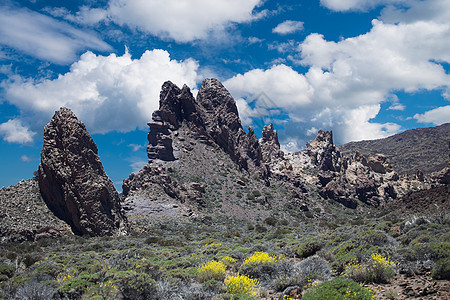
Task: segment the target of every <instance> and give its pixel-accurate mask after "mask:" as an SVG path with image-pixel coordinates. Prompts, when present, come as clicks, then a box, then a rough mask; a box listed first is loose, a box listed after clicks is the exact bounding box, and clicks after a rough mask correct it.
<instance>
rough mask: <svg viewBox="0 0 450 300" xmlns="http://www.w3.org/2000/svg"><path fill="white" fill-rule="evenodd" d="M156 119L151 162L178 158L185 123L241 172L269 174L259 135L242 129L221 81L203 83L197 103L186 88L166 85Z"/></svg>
mask: <svg viewBox="0 0 450 300" xmlns="http://www.w3.org/2000/svg"><path fill="white" fill-rule="evenodd" d="M152 120H153V121H152V122H149V123H148V125H149V127H150V133H149V134H148V141H149V145H148V147H147V154H148V157H149V161H150V162H152V161H154V160H161V161H173V160H175V159H176V155H175V154H174V148H173V134H174V133H176V131H177V130H178V129H179V128H180V127H181V126H182V125H183V124H184V125H185V126H187V127H188V128H189V129H190V130H191V132H192V134H193V135H194V136H195V138H196V139H197V140H198V141H199V142H202V143H205V144H211V143H214V144H216V145H217V146H219V147H220V148H222V149H223V150H224V151H225V152H226V153H227V154H228V155H230V157H231V158H232V159H233V160H234V161H235V162H236V163H237V164H238V165H239V167H240V168H241V169H244V170H247V171H249V170H250V169H257V170H256V171H257V172H258V173H260V174H265V175H267V168H266V167H265V166H262V162H263V152H262V149H261V146H260V144H259V141H258V138H257V137H256V134H255V133H254V131H253V129H252V128H249V132H248V134H246V133H245V131H244V130H243V129H242V125H241V121H240V119H239V114H238V110H237V106H236V102H235V101H234V99H233V97H232V96H231V95H230V93H229V92H228V91H227V90H226V89H225V87H224V86H223V85H222V83H220V81H218V80H217V79H206V80H204V81H203V83H202V86H201V88H200V90H199V92H198V95H197V100H195V99H194V97H193V95H192V93H191V91H190V89H189V88H188V87H187V86H186V85H185V86H183V88H182V89H180V88H178V87H177V86H176V85H174V84H173V83H172V82H170V81H168V82H165V83H164V84H163V86H162V89H161V93H160V101H159V110H157V111H155V112H154V113H153V115H152ZM272 130H273V127H272ZM275 135H276V133H275ZM276 143H278V140H277V141H276ZM278 148H279V144H278Z"/></svg>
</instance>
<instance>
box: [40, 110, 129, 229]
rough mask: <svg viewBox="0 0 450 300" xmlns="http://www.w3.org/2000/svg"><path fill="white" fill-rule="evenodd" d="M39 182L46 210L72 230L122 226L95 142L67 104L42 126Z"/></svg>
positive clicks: (116, 202) (117, 202)
mask: <svg viewBox="0 0 450 300" xmlns="http://www.w3.org/2000/svg"><path fill="white" fill-rule="evenodd" d="M39 188H40V192H41V194H42V197H43V199H44V201H45V203H46V204H47V206H48V207H49V208H50V210H51V211H52V212H53V213H54V214H55V215H56V216H57V217H59V218H60V219H62V220H64V221H65V222H67V224H69V225H70V226H71V228H72V231H73V232H74V233H75V234H79V235H84V234H86V235H90V236H103V235H116V234H120V233H124V232H125V230H126V229H125V227H126V220H125V217H124V215H123V213H122V210H121V206H120V202H119V201H120V200H119V195H118V193H117V191H116V190H115V188H114V185H113V183H112V182H111V180H110V179H109V178H108V176H107V175H106V173H105V171H104V169H103V166H102V163H101V161H100V158H99V156H98V150H97V146H96V145H95V143H94V141H93V140H92V138H91V136H90V135H89V133H88V132H87V130H86V128H85V126H84V124H83V123H82V122H81V121H79V120H78V119H77V117H76V116H75V115H74V114H73V113H72V111H71V110H70V109H68V108H64V107H63V108H61V109H60V110H59V111H57V112H56V113H55V115H54V116H53V118H52V120H51V121H50V123H48V124H47V126H45V130H44V146H43V148H42V151H41V164H40V165H39Z"/></svg>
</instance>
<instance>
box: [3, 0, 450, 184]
mask: <svg viewBox="0 0 450 300" xmlns="http://www.w3.org/2000/svg"><path fill="white" fill-rule="evenodd" d="M449 71H450V1H449V0H295V1H294V0H286V1H271V0H215V1H210V0H164V1H163V0H145V1H144V0H102V1H94V0H72V1H63V0H22V1H15V0H0V165H1V169H2V171H1V173H0V187H1V186H9V185H12V184H15V183H17V182H19V181H20V180H22V179H28V178H31V177H32V176H33V172H34V171H35V170H37V167H38V165H39V162H40V151H41V148H42V144H43V129H44V126H45V125H46V124H47V123H48V122H49V121H50V119H51V118H52V116H53V114H54V112H55V111H56V110H58V109H59V108H60V107H61V106H66V107H68V108H70V109H72V110H73V111H74V113H75V114H76V115H77V117H78V118H79V119H80V120H81V121H82V122H84V123H85V125H86V127H87V129H88V131H89V133H90V134H91V135H92V137H93V139H94V141H95V142H96V143H97V146H98V148H99V155H100V158H101V160H102V162H103V165H104V167H105V170H106V172H107V174H108V175H109V176H110V178H111V179H112V181H113V182H114V184H115V185H116V187H117V188H118V190H119V191H120V190H121V184H122V180H123V179H124V178H126V177H128V175H129V174H130V173H131V172H136V171H138V170H139V169H140V168H141V167H142V166H143V165H144V164H145V163H146V162H147V155H146V150H145V149H146V145H147V143H148V142H147V133H148V127H147V125H146V124H147V122H149V121H150V119H151V114H152V112H153V111H154V110H156V109H158V103H159V92H160V89H161V86H162V84H163V83H164V82H165V81H167V80H170V81H172V82H173V83H175V84H177V85H178V86H180V87H181V86H183V84H187V85H188V86H189V87H190V88H191V89H192V91H193V93H194V94H196V92H197V91H198V89H199V88H200V85H201V82H202V80H203V79H205V78H218V79H219V80H221V81H222V83H223V84H224V85H225V87H226V88H227V89H228V90H229V91H230V93H231V95H232V96H233V97H234V99H235V100H236V102H237V105H238V109H239V114H240V117H241V120H242V124H243V126H244V128H247V127H248V126H253V127H254V129H255V131H256V133H257V135H258V136H261V130H262V127H263V126H264V125H265V124H268V123H270V122H272V123H273V124H274V127H275V129H277V131H278V136H279V139H280V143H281V145H282V149H283V150H285V151H298V150H301V149H302V148H304V145H305V143H306V142H307V141H310V140H311V139H313V138H314V137H315V135H316V134H317V132H318V130H319V129H323V130H332V131H333V136H334V141H335V143H336V144H338V145H339V144H343V143H347V142H350V141H358V140H367V139H376V138H383V137H386V136H390V135H393V134H396V133H399V132H402V131H405V130H408V129H412V128H418V127H429V126H436V125H440V124H443V123H447V122H450V102H449V101H450V75H449Z"/></svg>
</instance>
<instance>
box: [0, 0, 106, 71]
mask: <svg viewBox="0 0 450 300" xmlns="http://www.w3.org/2000/svg"><path fill="white" fill-rule="evenodd" d="M0 44H3V45H5V46H7V47H10V48H14V49H16V50H19V51H21V52H23V53H25V54H27V55H30V56H33V57H36V58H38V59H42V60H47V61H50V62H53V63H57V64H67V63H71V62H73V61H74V60H75V59H76V57H77V53H78V52H79V51H82V50H86V49H95V50H102V51H103V50H110V49H111V47H110V46H109V45H108V44H107V43H105V42H103V41H102V40H101V39H100V38H99V37H98V36H97V35H96V34H95V33H92V32H88V31H86V30H84V31H82V30H79V29H76V28H75V27H73V26H71V25H69V24H67V23H64V22H60V21H57V20H55V19H53V18H51V17H48V16H46V15H43V14H40V13H37V12H33V11H30V10H28V9H25V8H20V9H19V8H11V7H5V6H3V7H2V8H1V9H0Z"/></svg>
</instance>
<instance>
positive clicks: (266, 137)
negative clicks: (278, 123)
mask: <svg viewBox="0 0 450 300" xmlns="http://www.w3.org/2000/svg"><path fill="white" fill-rule="evenodd" d="M262 142H263V143H270V144H273V145H274V146H276V147H278V149H280V142H279V141H278V134H277V131H276V130H275V129H274V128H273V124H272V123H270V124H269V126H264V128H263V131H262Z"/></svg>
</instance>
